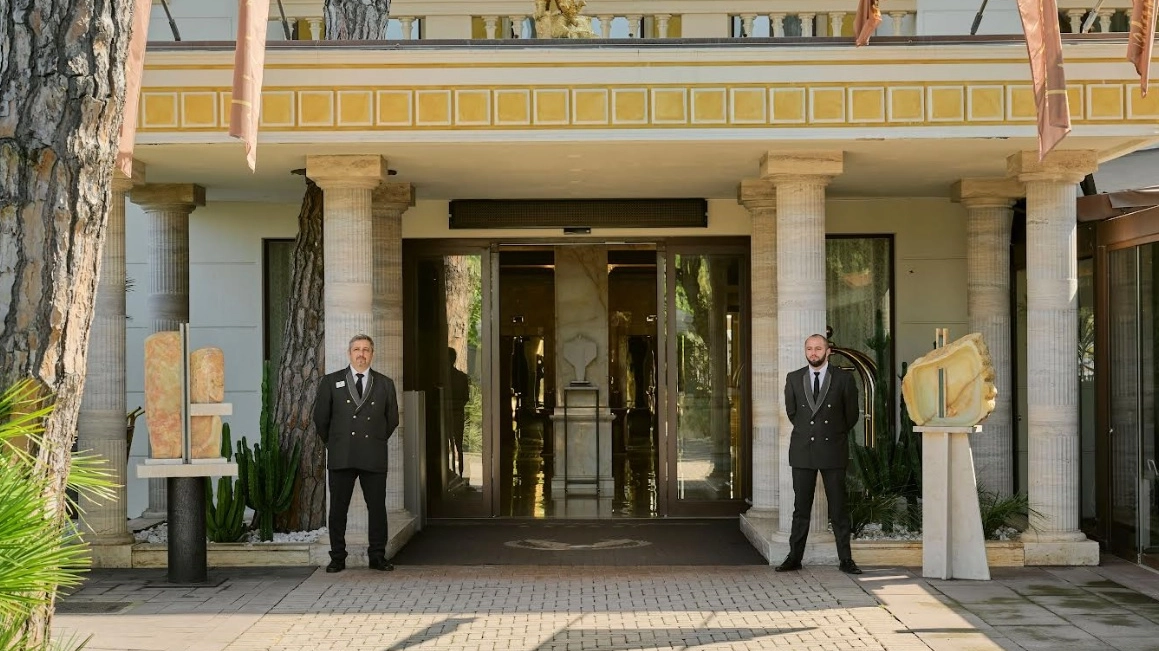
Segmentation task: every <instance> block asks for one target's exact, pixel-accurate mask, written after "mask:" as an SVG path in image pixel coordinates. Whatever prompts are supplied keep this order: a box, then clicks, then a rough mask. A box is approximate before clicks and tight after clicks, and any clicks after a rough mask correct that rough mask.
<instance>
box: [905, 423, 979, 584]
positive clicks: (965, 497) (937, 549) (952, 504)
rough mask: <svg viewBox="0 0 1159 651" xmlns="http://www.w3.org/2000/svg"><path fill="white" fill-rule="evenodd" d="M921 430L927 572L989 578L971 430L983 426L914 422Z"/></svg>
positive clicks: (950, 576)
mask: <svg viewBox="0 0 1159 651" xmlns="http://www.w3.org/2000/svg"><path fill="white" fill-rule="evenodd" d="M914 431H915V432H921V434H922V576H924V577H926V578H932V579H977V580H981V581H989V580H990V567H989V565H988V564H987V562H986V539H985V536H984V535H983V533H982V514H981V511H980V510H979V508H978V484H977V481H976V480H975V477H974V455H973V453H972V452H971V450H970V435H971V434H973V433H975V432H978V431H981V428H980V427H946V426H932V427H915V428H914Z"/></svg>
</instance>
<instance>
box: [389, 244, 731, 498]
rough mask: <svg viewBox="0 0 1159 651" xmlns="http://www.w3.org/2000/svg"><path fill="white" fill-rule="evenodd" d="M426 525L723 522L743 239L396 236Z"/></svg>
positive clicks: (728, 476) (728, 489) (728, 493)
mask: <svg viewBox="0 0 1159 651" xmlns="http://www.w3.org/2000/svg"><path fill="white" fill-rule="evenodd" d="M404 253H405V255H404V257H405V268H406V283H407V285H406V327H405V328H404V332H405V345H406V348H405V350H406V356H405V360H406V376H405V377H406V380H407V389H408V390H418V391H423V392H425V395H426V414H425V416H426V431H427V436H426V454H425V460H426V465H425V472H426V481H425V485H426V498H427V505H428V514H429V516H430V517H433V518H456V517H516V518H582V519H587V518H624V517H628V518H652V517H663V516H731V515H735V514H737V513H739V512H740V511H741V510H742V509H743V507H744V504H745V503H744V499H745V497H747V496H748V494H749V492H750V490H751V488H750V477H749V468H750V465H751V464H750V461H749V459H750V452H749V450H750V442H749V439H748V436H747V432H748V431H749V428H748V427H747V422H748V418H749V416H748V399H747V396H748V368H747V365H746V364H745V363H744V361H745V360H747V359H748V356H749V353H748V339H747V338H748V331H747V324H748V305H747V304H748V295H749V293H748V277H747V270H748V268H749V264H748V251H747V243H745V242H711V241H708V242H706V241H703V240H701V241H699V242H680V241H664V242H654V241H653V242H630V243H603V242H590V241H584V242H574V241H569V242H558V243H548V244H543V243H512V244H509V243H482V244H474V245H472V244H454V243H431V242H408V243H407V246H406V247H405V251H404Z"/></svg>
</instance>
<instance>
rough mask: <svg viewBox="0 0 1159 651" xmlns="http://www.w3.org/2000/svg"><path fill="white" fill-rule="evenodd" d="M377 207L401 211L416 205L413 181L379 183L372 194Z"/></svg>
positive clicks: (371, 198) (373, 204)
mask: <svg viewBox="0 0 1159 651" xmlns="http://www.w3.org/2000/svg"><path fill="white" fill-rule="evenodd" d="M370 200H371V205H372V206H373V207H375V208H380V207H381V208H393V209H395V210H398V211H400V212H402V211H405V210H406V209H407V208H410V207H411V206H413V205H415V186H414V184H413V183H379V184H378V186H376V187H375V188H374V191H373V192H372V193H371V195H370Z"/></svg>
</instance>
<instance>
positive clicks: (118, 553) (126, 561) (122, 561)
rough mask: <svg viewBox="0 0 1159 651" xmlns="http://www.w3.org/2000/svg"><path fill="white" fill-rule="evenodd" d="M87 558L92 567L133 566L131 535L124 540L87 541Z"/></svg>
mask: <svg viewBox="0 0 1159 651" xmlns="http://www.w3.org/2000/svg"><path fill="white" fill-rule="evenodd" d="M89 558H90V559H91V560H92V567H94V568H130V567H133V537H132V536H129V537H128V538H127V539H126V540H125V541H124V542H94V541H90V542H89Z"/></svg>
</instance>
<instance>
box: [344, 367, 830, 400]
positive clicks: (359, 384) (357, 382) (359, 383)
mask: <svg viewBox="0 0 1159 651" xmlns="http://www.w3.org/2000/svg"><path fill="white" fill-rule="evenodd" d="M354 376H355V377H357V378H358V379H357V380H355V381H354V388H355V389H358V397H359V398H361V397H362V374H361V373H355V374H354ZM813 393H817V388H816V387H814V388H813Z"/></svg>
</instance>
